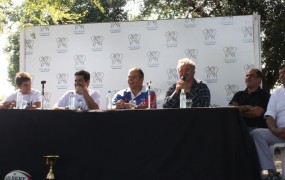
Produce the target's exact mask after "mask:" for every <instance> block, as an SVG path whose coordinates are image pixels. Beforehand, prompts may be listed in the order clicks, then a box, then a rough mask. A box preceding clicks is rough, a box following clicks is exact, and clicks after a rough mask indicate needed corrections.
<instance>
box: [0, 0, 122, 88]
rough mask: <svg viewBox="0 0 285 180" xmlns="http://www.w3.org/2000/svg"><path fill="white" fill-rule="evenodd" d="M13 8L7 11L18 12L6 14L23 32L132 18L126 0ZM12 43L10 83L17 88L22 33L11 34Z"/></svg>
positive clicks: (34, 0) (44, 0)
mask: <svg viewBox="0 0 285 180" xmlns="http://www.w3.org/2000/svg"><path fill="white" fill-rule="evenodd" d="M2 1H5V0H2ZM0 2H1V0H0ZM0 5H1V3H0ZM9 5H10V6H8V5H7V6H8V7H7V8H8V9H9V8H10V9H12V8H14V11H5V12H4V13H3V14H4V15H7V17H8V19H9V21H10V22H14V23H19V28H22V27H28V26H39V25H40V26H44V25H55V24H79V23H94V22H110V21H124V20H127V17H128V16H127V12H125V11H124V9H123V8H124V6H125V5H126V1H125V0H110V1H104V0H102V2H101V1H99V0H86V1H84V0H69V1H62V0H40V1H38V0H25V1H24V2H23V4H22V5H21V6H16V7H14V6H13V5H12V4H9ZM8 12H9V13H8ZM0 27H1V12H0ZM2 27H3V26H2ZM0 30H1V29H0ZM8 39H9V45H8V46H6V47H5V49H4V51H5V52H6V53H8V54H9V59H8V61H9V68H8V79H9V82H11V84H12V85H14V86H15V83H14V77H15V74H16V73H17V72H18V71H19V59H20V45H19V42H20V33H19V30H18V31H17V32H15V33H13V34H11V35H10V36H9V37H8Z"/></svg>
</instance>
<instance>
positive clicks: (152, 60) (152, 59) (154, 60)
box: [147, 51, 160, 67]
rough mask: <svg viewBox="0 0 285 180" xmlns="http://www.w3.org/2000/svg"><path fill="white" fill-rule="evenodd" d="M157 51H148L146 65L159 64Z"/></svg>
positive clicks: (153, 65)
mask: <svg viewBox="0 0 285 180" xmlns="http://www.w3.org/2000/svg"><path fill="white" fill-rule="evenodd" d="M159 55H160V52H159V51H148V52H147V58H148V63H147V65H148V67H158V66H159Z"/></svg>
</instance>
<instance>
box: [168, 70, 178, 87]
mask: <svg viewBox="0 0 285 180" xmlns="http://www.w3.org/2000/svg"><path fill="white" fill-rule="evenodd" d="M166 74H167V77H168V81H167V82H168V84H169V85H172V84H174V83H176V81H177V80H178V74H177V69H176V68H169V69H167V70H166Z"/></svg>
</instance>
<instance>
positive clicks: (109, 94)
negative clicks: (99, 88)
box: [106, 91, 112, 110]
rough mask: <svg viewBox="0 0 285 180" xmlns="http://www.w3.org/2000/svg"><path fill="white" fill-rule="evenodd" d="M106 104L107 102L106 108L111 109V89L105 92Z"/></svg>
mask: <svg viewBox="0 0 285 180" xmlns="http://www.w3.org/2000/svg"><path fill="white" fill-rule="evenodd" d="M106 104H107V109H108V110H111V109H112V92H111V91H108V93H107V101H106Z"/></svg>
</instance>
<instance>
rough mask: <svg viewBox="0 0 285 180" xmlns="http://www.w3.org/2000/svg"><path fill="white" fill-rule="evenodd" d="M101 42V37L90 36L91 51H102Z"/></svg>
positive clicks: (102, 38)
mask: <svg viewBox="0 0 285 180" xmlns="http://www.w3.org/2000/svg"><path fill="white" fill-rule="evenodd" d="M103 40H104V37H103V36H97V35H93V36H91V42H92V50H93V51H102V50H103Z"/></svg>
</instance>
